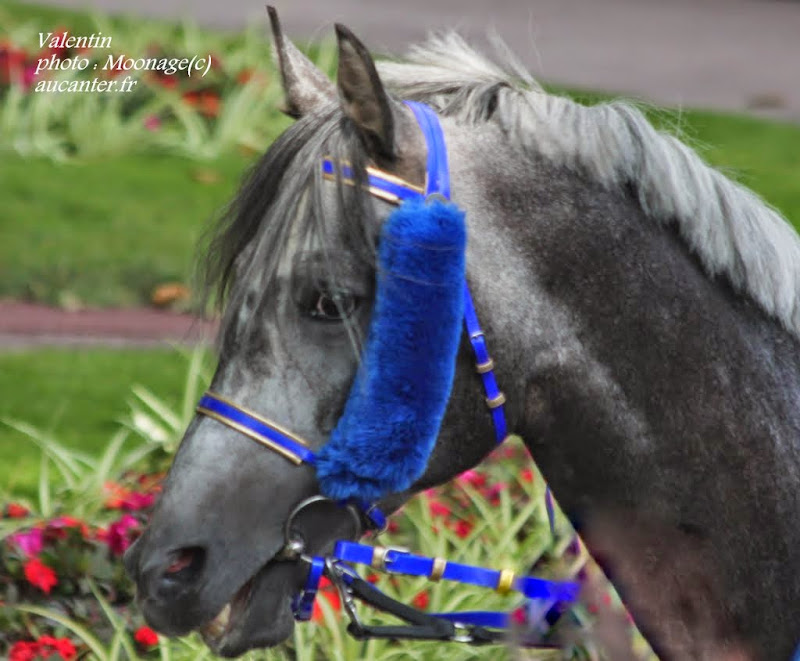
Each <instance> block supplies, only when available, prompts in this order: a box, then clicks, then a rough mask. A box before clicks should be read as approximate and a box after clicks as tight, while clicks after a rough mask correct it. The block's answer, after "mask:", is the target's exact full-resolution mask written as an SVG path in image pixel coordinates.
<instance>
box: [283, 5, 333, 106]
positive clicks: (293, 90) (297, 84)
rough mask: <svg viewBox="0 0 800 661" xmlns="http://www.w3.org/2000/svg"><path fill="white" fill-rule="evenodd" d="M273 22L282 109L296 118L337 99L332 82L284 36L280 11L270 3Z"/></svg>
mask: <svg viewBox="0 0 800 661" xmlns="http://www.w3.org/2000/svg"><path fill="white" fill-rule="evenodd" d="M267 12H268V13H269V22H270V24H271V25H272V38H273V45H274V47H275V58H276V60H277V62H276V64H277V65H278V69H279V71H280V72H281V80H282V81H283V93H284V96H285V104H284V107H283V108H281V110H282V111H283V112H284V113H286V114H287V115H289V116H290V117H294V118H295V119H299V118H300V117H302V116H303V115H305V114H307V113H309V112H312V111H313V110H315V109H316V108H318V107H319V106H321V105H323V104H325V103H328V102H330V101H333V100H334V99H336V90H335V88H334V86H333V83H332V82H331V81H330V80H329V79H328V77H327V76H326V75H325V74H324V73H322V71H320V70H319V69H318V68H317V67H316V66H315V65H314V64H313V63H312V62H311V60H309V59H308V58H307V57H306V56H305V55H303V54H302V53H301V52H300V51H299V50H298V49H297V47H296V46H295V45H294V44H293V43H292V42H291V41H289V40H288V39H287V38H286V37H284V36H283V30H282V29H281V23H280V21H279V20H278V12H277V11H276V10H275V7H270V6H268V7H267Z"/></svg>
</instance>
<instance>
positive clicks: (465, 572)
mask: <svg viewBox="0 0 800 661" xmlns="http://www.w3.org/2000/svg"><path fill="white" fill-rule="evenodd" d="M407 105H408V106H409V107H410V108H411V110H412V111H413V113H414V116H415V117H416V120H417V123H418V124H419V126H420V128H421V130H422V132H423V135H424V137H425V142H426V144H427V163H426V182H425V187H424V189H423V188H420V187H417V186H414V185H413V184H410V183H408V182H406V181H404V180H403V179H400V178H398V177H395V176H393V175H391V174H388V173H386V172H383V171H381V170H378V169H376V168H372V167H368V168H367V172H366V174H367V181H366V188H367V190H368V191H369V192H370V193H371V194H372V195H374V196H375V197H378V198H380V199H382V200H384V201H387V202H389V203H391V204H395V205H400V204H402V203H404V202H407V201H411V200H425V199H427V198H429V197H430V196H438V197H442V198H444V199H445V200H448V201H449V200H450V177H449V167H448V161H447V148H446V145H445V140H444V134H443V132H442V128H441V125H440V123H439V120H438V117H437V116H436V114H435V113H434V112H433V110H431V109H430V108H429V107H428V106H426V105H424V104H422V103H416V102H407ZM322 175H323V177H325V178H327V179H332V180H336V179H339V180H340V181H342V182H343V183H345V184H351V185H356V178H355V176H354V173H353V171H352V169H351V168H350V166H348V165H346V164H343V163H339V162H336V161H334V160H333V159H331V158H325V159H324V160H323V162H322ZM463 287H464V290H463V296H464V328H465V331H466V334H467V337H468V339H469V342H470V345H471V347H472V351H473V354H474V357H475V362H476V370H477V372H478V374H479V375H480V378H481V380H482V383H483V388H484V393H485V398H486V405H487V407H488V408H489V411H490V414H491V417H492V422H493V426H494V431H495V438H496V441H497V443H498V444H500V443H502V442H503V441H505V440H506V438H507V437H508V429H507V424H506V417H505V409H504V404H505V401H506V400H505V395H504V394H503V392H502V391H501V390H500V388H499V386H498V383H497V379H496V377H495V374H494V362H493V360H492V358H491V356H490V354H489V350H488V347H487V344H486V338H485V336H484V333H483V330H482V328H481V326H480V323H479V321H478V316H477V313H476V311H475V306H474V303H473V301H472V296H471V294H470V291H469V287H468V285H467V283H466V281H465V282H464V285H463ZM197 412H198V413H200V414H202V415H205V416H208V417H210V418H213V419H214V420H216V421H218V422H220V423H222V424H224V425H226V426H228V427H230V428H232V429H234V430H236V431H238V432H240V433H242V434H244V435H245V436H247V437H249V438H251V439H253V440H254V441H256V442H258V443H261V444H262V445H264V446H265V447H267V448H269V449H271V450H273V451H275V452H277V453H278V454H280V455H282V456H283V457H285V458H286V459H288V460H289V461H291V462H292V463H294V464H295V465H301V464H308V465H311V466H314V465H315V462H316V454H315V453H314V451H313V450H312V449H311V448H310V447H309V445H308V443H307V442H306V441H304V440H303V439H301V438H299V437H298V436H296V435H294V434H293V433H291V432H290V431H288V430H286V429H284V428H282V427H281V426H279V425H277V424H276V423H274V422H272V421H270V420H268V419H266V418H264V417H262V416H260V415H258V414H257V413H254V412H252V411H248V410H247V409H245V408H243V407H241V406H239V405H237V404H235V403H234V402H231V401H229V400H227V399H225V398H224V397H222V396H221V395H218V394H216V393H213V392H207V393H205V394H204V395H203V397H202V398H201V399H200V402H199V403H198V405H197ZM355 505H356V507H357V508H358V509H359V510H360V511H361V512H362V514H364V515H365V516H366V519H367V521H368V522H369V525H370V526H372V527H373V528H375V529H382V528H383V527H384V526H385V522H386V518H385V516H384V515H383V514H382V513H381V512H380V510H378V509H377V508H376V507H375V506H374V504H372V503H355ZM548 511H549V513H551V509H550V502H549V499H548ZM291 518H292V517H290V520H291ZM289 527H290V526H288V525H287V529H288V528H289ZM287 542H289V540H288V539H287ZM304 559H306V560H307V562H308V563H309V566H310V568H309V573H308V577H307V579H306V585H305V588H304V590H303V592H302V593H301V594H300V595H299V596H298V597H297V599H296V600H295V604H294V610H295V617H296V619H298V620H306V619H309V617H310V615H311V608H312V605H313V601H314V598H315V596H316V592H317V588H318V585H319V581H320V579H321V577H322V575H323V573H325V571H326V569H327V570H331V571H332V570H333V568H334V565H333V564H332V563H334V562H335V563H342V562H346V563H355V564H358V563H361V564H368V565H370V566H372V567H373V568H376V569H381V570H384V571H388V572H392V573H397V574H405V575H411V576H427V577H429V578H430V579H431V580H435V581H436V580H440V579H445V580H452V581H457V582H462V583H469V584H473V585H481V586H484V587H490V588H493V589H495V590H497V591H498V592H500V593H502V594H505V593H508V592H511V591H515V592H519V593H521V594H523V595H525V596H526V597H528V598H529V599H537V600H543V601H544V602H545V603H547V604H549V605H551V606H554V605H556V604H559V603H566V602H570V601H573V600H574V599H575V598H576V596H577V585H576V584H574V583H565V582H553V581H546V580H542V579H538V578H534V577H530V576H523V577H516V576H515V575H514V574H513V572H511V571H510V570H502V571H496V570H490V569H485V568H481V567H472V566H469V565H463V564H459V563H451V562H447V561H445V560H444V559H442V558H427V557H424V556H418V555H412V554H410V553H406V552H402V551H398V550H395V549H385V548H382V547H371V546H367V545H364V544H359V543H356V542H350V541H340V542H338V543H337V544H336V547H335V549H334V552H333V554H332V556H329V557H328V558H327V559H326V558H318V557H317V558H309V557H304ZM339 566H341V565H339ZM338 576H339V578H340V579H341V580H342V581H344V582H345V583H347V584H348V585H351V584H352V582H353V581H355V580H357V577H356V575H355V574H354V573H353V572H352V570H350V569H347V570H345V571H341V570H339V574H338ZM343 596H344V597H345V598H346V597H347V595H344V594H343ZM362 598H363V596H362ZM435 617H439V618H442V619H445V620H449V621H452V622H457V623H459V624H462V625H473V626H481V627H496V628H502V627H505V626H507V624H508V621H507V617H508V616H507V614H506V613H486V612H480V613H445V614H437V615H436V616H435Z"/></svg>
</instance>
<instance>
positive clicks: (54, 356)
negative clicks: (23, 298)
mask: <svg viewBox="0 0 800 661" xmlns="http://www.w3.org/2000/svg"><path fill="white" fill-rule="evenodd" d="M187 371H188V359H187V357H185V356H184V355H182V354H181V353H180V352H178V351H176V350H170V349H159V350H127V351H119V350H111V349H84V350H75V349H41V350H36V351H33V350H31V351H23V352H18V353H0V420H3V419H9V418H10V419H14V420H18V421H23V422H26V423H28V424H30V425H33V426H34V427H37V428H39V429H40V430H42V431H45V432H49V433H51V434H52V436H53V438H55V439H56V440H57V441H58V442H60V443H63V444H64V445H67V446H69V447H72V448H78V449H80V450H81V451H84V452H87V453H90V454H94V455H98V454H100V452H101V451H102V450H103V448H104V447H105V445H106V444H107V443H108V442H109V441H110V440H111V438H112V436H113V434H114V432H115V431H116V430H117V429H119V424H120V421H121V420H122V419H123V418H125V416H126V415H127V414H128V406H127V404H126V402H127V401H130V400H131V399H132V395H131V386H132V385H133V384H142V385H144V386H145V387H147V388H148V389H149V390H151V391H152V392H153V393H154V394H156V395H158V396H159V397H160V398H162V399H163V400H164V402H165V403H166V404H168V405H169V406H170V407H171V408H173V409H178V408H179V405H180V397H181V395H182V393H183V388H184V383H185V380H186V374H187ZM39 459H40V452H39V450H38V448H37V446H36V445H35V444H34V443H33V442H32V441H31V440H29V439H28V438H26V437H25V436H24V435H23V434H21V433H20V432H18V431H16V430H14V429H11V428H10V427H8V426H7V425H5V424H3V423H1V422H0V494H2V493H3V492H13V493H14V494H22V495H26V496H32V495H33V494H34V492H35V490H36V484H37V480H38V473H39ZM1 501H2V498H0V502H1Z"/></svg>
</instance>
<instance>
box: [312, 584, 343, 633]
mask: <svg viewBox="0 0 800 661" xmlns="http://www.w3.org/2000/svg"><path fill="white" fill-rule="evenodd" d="M320 599H325V600H326V601H327V602H328V604H330V606H331V608H332V609H333V610H334V611H335V612H337V613H338V612H339V611H340V610H341V608H342V604H341V601H340V600H339V592H338V591H337V590H336V588H335V587H334V586H333V584H332V583H331V582H330V581H329V580H328V579H327V578H325V577H324V576H323V577H322V580H320V582H319V593H318V596H317V599H315V600H314V608H313V610H312V612H311V620H312V621H313V622H321V621H322V619H323V615H322V608H320V606H319V603H318V602H319V600H320Z"/></svg>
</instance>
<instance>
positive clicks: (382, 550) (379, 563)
mask: <svg viewBox="0 0 800 661" xmlns="http://www.w3.org/2000/svg"><path fill="white" fill-rule="evenodd" d="M389 553H400V554H404V555H407V554H408V553H411V551H409V550H408V549H407V548H403V547H402V546H376V547H374V548H373V549H372V561H371V562H370V563H369V566H370V567H372V568H373V569H377V570H378V571H382V572H386V573H387V574H391V573H392V570H391V569H390V568H389V567H387V566H386V560H387V559H390V558H389V557H388V556H389Z"/></svg>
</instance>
